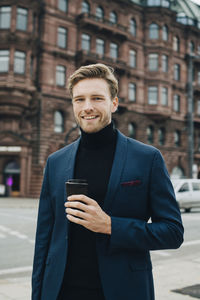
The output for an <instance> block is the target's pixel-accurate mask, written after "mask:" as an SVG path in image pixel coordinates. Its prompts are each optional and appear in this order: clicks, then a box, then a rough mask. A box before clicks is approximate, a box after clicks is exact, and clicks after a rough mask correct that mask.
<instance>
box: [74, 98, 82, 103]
mask: <svg viewBox="0 0 200 300" xmlns="http://www.w3.org/2000/svg"><path fill="white" fill-rule="evenodd" d="M82 101H84V98H76V99H74V102H82Z"/></svg>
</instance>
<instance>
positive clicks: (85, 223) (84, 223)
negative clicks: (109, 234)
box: [66, 214, 87, 227]
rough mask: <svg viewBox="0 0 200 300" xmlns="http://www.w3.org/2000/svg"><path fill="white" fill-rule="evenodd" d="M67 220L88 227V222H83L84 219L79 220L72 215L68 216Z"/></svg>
mask: <svg viewBox="0 0 200 300" xmlns="http://www.w3.org/2000/svg"><path fill="white" fill-rule="evenodd" d="M66 217H67V219H68V220H69V221H70V222H73V223H76V224H79V225H82V226H84V227H86V226H87V221H85V220H83V219H80V218H77V217H74V216H72V215H69V214H68V215H66Z"/></svg>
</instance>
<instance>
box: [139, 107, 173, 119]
mask: <svg viewBox="0 0 200 300" xmlns="http://www.w3.org/2000/svg"><path fill="white" fill-rule="evenodd" d="M143 113H144V114H145V115H146V116H147V117H149V118H151V119H152V120H154V121H157V122H162V121H166V120H167V119H169V118H170V116H171V109H170V107H164V106H161V105H146V106H145V107H144V112H143Z"/></svg>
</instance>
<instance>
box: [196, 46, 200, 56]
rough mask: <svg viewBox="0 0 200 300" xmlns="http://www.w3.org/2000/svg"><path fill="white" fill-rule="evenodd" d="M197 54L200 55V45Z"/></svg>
mask: <svg viewBox="0 0 200 300" xmlns="http://www.w3.org/2000/svg"><path fill="white" fill-rule="evenodd" d="M197 54H198V55H200V45H198V47H197Z"/></svg>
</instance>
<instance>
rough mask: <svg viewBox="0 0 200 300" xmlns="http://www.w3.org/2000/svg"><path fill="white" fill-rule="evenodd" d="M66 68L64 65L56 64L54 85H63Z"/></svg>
mask: <svg viewBox="0 0 200 300" xmlns="http://www.w3.org/2000/svg"><path fill="white" fill-rule="evenodd" d="M65 79H66V68H65V67H64V66H56V85H58V86H65Z"/></svg>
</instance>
